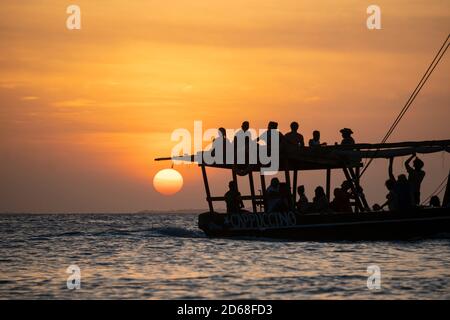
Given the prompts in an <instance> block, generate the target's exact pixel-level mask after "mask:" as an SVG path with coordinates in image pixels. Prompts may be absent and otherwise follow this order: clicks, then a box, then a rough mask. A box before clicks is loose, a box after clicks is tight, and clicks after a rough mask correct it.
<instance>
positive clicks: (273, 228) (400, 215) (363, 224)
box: [198, 208, 450, 241]
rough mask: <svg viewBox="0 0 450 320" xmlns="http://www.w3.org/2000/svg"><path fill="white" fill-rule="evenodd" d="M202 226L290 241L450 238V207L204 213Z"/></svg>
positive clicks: (215, 233) (212, 232)
mask: <svg viewBox="0 0 450 320" xmlns="http://www.w3.org/2000/svg"><path fill="white" fill-rule="evenodd" d="M198 224H199V228H200V229H201V230H203V231H204V232H205V234H206V235H207V236H209V237H225V238H227V237H237V238H243V237H262V238H274V239H287V240H315V241H333V240H405V239H414V238H416V239H417V238H430V237H449V236H450V208H426V209H424V208H417V209H411V210H408V211H397V212H389V211H383V212H370V213H343V214H307V215H305V214H298V213H294V212H288V213H258V214H253V213H232V214H219V213H203V214H200V215H199V219H198Z"/></svg>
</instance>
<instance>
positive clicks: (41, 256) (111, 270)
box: [0, 214, 450, 299]
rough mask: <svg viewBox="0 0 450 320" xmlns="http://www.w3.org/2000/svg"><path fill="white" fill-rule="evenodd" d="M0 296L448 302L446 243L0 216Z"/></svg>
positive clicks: (449, 248)
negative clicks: (207, 232) (265, 235)
mask: <svg viewBox="0 0 450 320" xmlns="http://www.w3.org/2000/svg"><path fill="white" fill-rule="evenodd" d="M70 265H76V266H78V267H79V269H80V286H81V287H80V289H73V290H69V289H68V287H67V279H68V277H69V276H70V274H68V273H66V271H67V270H66V269H67V268H68V267H69V266H70ZM370 265H377V266H378V267H379V268H380V273H381V283H380V284H381V288H380V289H372V290H369V289H368V287H367V279H368V276H369V275H370V274H369V273H368V272H367V267H368V266H370ZM0 298H1V299H213V298H218V299H252V298H255V299H450V239H431V240H415V241H398V242H293V241H271V240H269V239H260V240H258V239H240V240H231V239H209V238H206V237H205V236H204V235H203V233H202V232H201V231H200V230H199V229H197V217H196V215H192V214H178V215H175V214H161V215H155V214H141V215H138V214H129V215H125V214H124V215H117V214H110V215H108V214H92V215H90V214H82V215H81V214H80V215H69V214H52V215H2V216H0Z"/></svg>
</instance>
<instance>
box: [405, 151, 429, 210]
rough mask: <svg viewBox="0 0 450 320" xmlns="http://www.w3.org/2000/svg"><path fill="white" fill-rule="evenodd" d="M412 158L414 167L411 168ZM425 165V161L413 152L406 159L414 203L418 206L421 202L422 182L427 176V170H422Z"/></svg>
mask: <svg viewBox="0 0 450 320" xmlns="http://www.w3.org/2000/svg"><path fill="white" fill-rule="evenodd" d="M414 158H415V159H414ZM412 159H414V161H413V167H414V168H411V166H410V165H409V164H410V163H411V160H412ZM423 166H424V163H423V161H422V160H420V159H419V158H417V157H416V155H415V154H413V155H412V156H411V157H409V158H408V160H406V161H405V168H406V171H407V172H408V181H409V184H410V185H411V192H412V197H413V203H414V204H415V205H416V206H417V205H419V204H420V185H421V184H422V181H423V178H424V177H425V171H423V170H422V168H423Z"/></svg>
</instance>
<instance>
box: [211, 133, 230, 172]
mask: <svg viewBox="0 0 450 320" xmlns="http://www.w3.org/2000/svg"><path fill="white" fill-rule="evenodd" d="M217 131H218V137H217V138H216V139H214V141H213V147H212V150H211V155H212V156H213V157H215V156H216V152H218V151H217V149H218V148H221V149H222V157H223V159H222V163H227V162H226V154H227V146H228V145H229V144H230V141H229V140H228V139H227V131H226V130H225V128H222V127H221V128H219V129H218V130H217ZM228 148H229V147H228Z"/></svg>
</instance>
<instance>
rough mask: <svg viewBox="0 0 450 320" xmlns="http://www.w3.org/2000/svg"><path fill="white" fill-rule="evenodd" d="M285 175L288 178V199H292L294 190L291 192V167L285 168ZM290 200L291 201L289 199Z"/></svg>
mask: <svg viewBox="0 0 450 320" xmlns="http://www.w3.org/2000/svg"><path fill="white" fill-rule="evenodd" d="M286 168H288V167H286ZM284 176H285V179H286V186H287V188H288V190H287V192H288V199H292V192H291V175H290V173H289V169H285V170H284ZM289 202H290V201H289Z"/></svg>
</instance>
